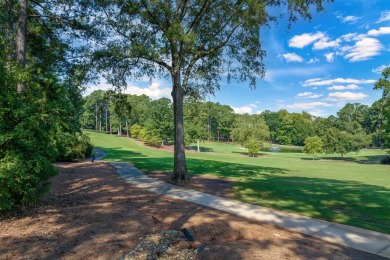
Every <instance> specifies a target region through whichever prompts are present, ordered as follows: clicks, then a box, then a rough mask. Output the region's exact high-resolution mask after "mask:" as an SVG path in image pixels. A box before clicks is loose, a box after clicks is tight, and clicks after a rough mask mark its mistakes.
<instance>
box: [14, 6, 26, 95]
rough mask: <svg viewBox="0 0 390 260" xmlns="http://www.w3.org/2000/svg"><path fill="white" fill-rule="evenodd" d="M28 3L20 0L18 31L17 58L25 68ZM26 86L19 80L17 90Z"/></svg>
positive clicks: (19, 63) (20, 90)
mask: <svg viewBox="0 0 390 260" xmlns="http://www.w3.org/2000/svg"><path fill="white" fill-rule="evenodd" d="M27 4H28V2H27V0H20V3H19V5H20V11H19V19H18V31H17V33H16V51H17V54H16V58H17V62H18V65H19V68H24V66H25V64H26V39H27ZM24 87H25V86H24V84H23V83H22V82H18V86H17V91H18V92H19V93H20V92H22V90H23V89H24Z"/></svg>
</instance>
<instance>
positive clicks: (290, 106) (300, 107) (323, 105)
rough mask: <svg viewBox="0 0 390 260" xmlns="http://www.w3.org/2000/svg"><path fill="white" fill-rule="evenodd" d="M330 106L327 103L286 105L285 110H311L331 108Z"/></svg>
mask: <svg viewBox="0 0 390 260" xmlns="http://www.w3.org/2000/svg"><path fill="white" fill-rule="evenodd" d="M331 106H333V105H332V104H329V103H327V102H309V103H294V104H291V105H287V106H286V107H287V108H296V109H313V108H316V107H331Z"/></svg>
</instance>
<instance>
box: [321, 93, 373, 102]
mask: <svg viewBox="0 0 390 260" xmlns="http://www.w3.org/2000/svg"><path fill="white" fill-rule="evenodd" d="M366 97H368V95H367V94H364V93H354V92H333V93H329V95H328V97H327V98H326V100H329V101H348V100H360V99H363V98H366Z"/></svg>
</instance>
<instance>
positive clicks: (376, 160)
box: [301, 155, 384, 164]
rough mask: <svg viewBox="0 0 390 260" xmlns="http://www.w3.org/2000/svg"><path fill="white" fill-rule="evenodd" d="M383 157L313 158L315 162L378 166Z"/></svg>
mask: <svg viewBox="0 0 390 260" xmlns="http://www.w3.org/2000/svg"><path fill="white" fill-rule="evenodd" d="M383 156H384V155H365V156H364V155H362V156H360V155H356V157H344V158H341V156H332V157H324V156H318V157H315V160H332V161H345V162H354V163H360V164H380V160H381V159H382V157H383ZM301 160H312V158H301Z"/></svg>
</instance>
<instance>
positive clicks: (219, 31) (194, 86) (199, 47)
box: [83, 0, 332, 181]
mask: <svg viewBox="0 0 390 260" xmlns="http://www.w3.org/2000/svg"><path fill="white" fill-rule="evenodd" d="M325 2H332V0H305V1H301V0H282V1H254V0H243V1H233V0H229V1H226V0H218V1H215V0H203V1H162V0H161V1H147V0H140V1H122V0H121V1H111V0H110V1H104V0H103V1H91V4H90V5H89V10H90V11H89V12H90V13H93V14H94V15H95V17H96V19H95V21H98V26H97V27H96V30H97V32H96V33H95V35H96V36H97V37H96V39H98V40H99V41H96V40H95V43H96V44H95V48H96V50H97V51H96V52H95V56H94V57H95V61H96V63H97V64H98V67H99V68H100V69H102V70H104V71H106V72H107V73H106V76H107V78H108V79H109V81H110V82H111V83H112V84H113V85H115V86H117V87H123V86H126V83H127V79H128V77H132V78H139V77H141V76H145V75H147V76H150V77H154V76H165V77H168V78H170V79H171V81H172V99H173V111H174V113H173V114H174V130H175V138H174V139H175V152H174V174H173V175H172V178H173V179H174V180H176V181H186V180H188V177H187V166H186V161H185V151H184V125H183V100H184V97H185V96H186V95H191V96H198V97H199V96H202V95H203V94H205V93H214V92H215V90H217V89H218V87H219V79H220V76H221V75H223V73H227V74H228V75H229V78H231V77H232V78H236V79H239V80H246V81H248V82H249V85H250V86H251V87H255V86H256V78H257V77H262V76H263V75H264V71H265V70H264V65H263V57H264V55H265V52H264V50H263V49H262V47H261V37H260V28H261V26H264V25H270V23H271V22H272V21H276V20H277V18H278V14H277V15H273V14H271V13H270V12H269V10H270V9H271V8H272V7H275V8H273V10H281V12H280V13H287V15H288V20H289V22H290V23H291V22H294V21H296V20H297V17H298V16H301V17H303V18H304V19H310V18H311V13H310V10H313V9H312V8H315V10H316V11H322V10H323V3H325ZM83 7H84V6H83ZM277 8H278V9H277ZM99 28H102V29H101V30H99Z"/></svg>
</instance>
